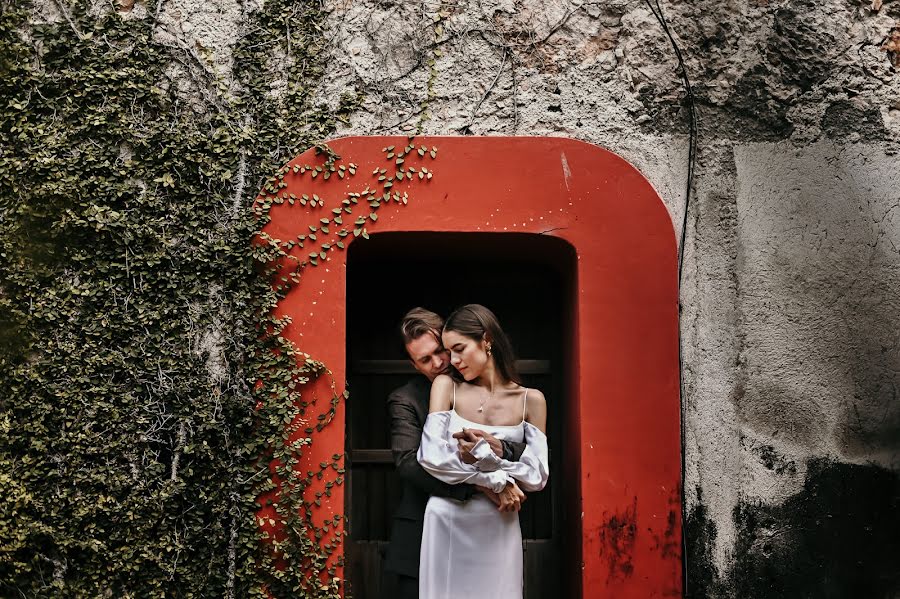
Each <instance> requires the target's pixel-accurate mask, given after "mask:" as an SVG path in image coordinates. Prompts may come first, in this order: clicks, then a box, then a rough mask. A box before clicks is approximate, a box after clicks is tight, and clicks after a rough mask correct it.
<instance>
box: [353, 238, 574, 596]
mask: <svg viewBox="0 0 900 599" xmlns="http://www.w3.org/2000/svg"><path fill="white" fill-rule="evenodd" d="M348 252H349V254H348V258H347V300H346V310H347V312H346V314H347V360H348V363H347V378H348V384H349V390H350V399H349V401H348V403H347V420H346V422H347V431H346V451H347V463H348V471H349V475H348V481H347V491H346V506H345V508H346V514H347V515H348V516H349V538H348V539H347V540H346V546H345V550H346V557H347V569H346V572H347V577H348V581H349V588H350V592H351V593H352V595H353V597H354V599H377V598H378V597H379V596H380V595H379V594H380V587H381V568H382V559H383V555H384V549H385V547H386V544H387V541H388V538H389V535H390V527H391V517H392V514H393V508H394V506H396V505H397V503H398V502H399V500H400V497H399V493H400V488H401V486H400V484H399V482H398V480H397V478H396V475H395V474H394V467H393V460H392V457H391V452H390V420H389V418H388V414H387V408H386V402H385V400H386V398H387V396H388V394H389V393H390V392H391V391H392V390H393V389H395V388H397V387H399V386H401V385H403V384H404V383H405V382H406V381H407V380H408V379H409V378H410V377H411V376H413V375H414V374H415V371H414V370H413V368H412V366H411V365H410V364H409V362H408V360H407V357H406V354H405V351H404V349H403V347H402V345H401V342H400V338H399V334H398V332H397V324H398V322H399V321H400V318H401V317H402V316H403V314H404V313H405V312H406V311H407V310H408V309H410V308H412V307H415V306H424V307H427V308H429V309H431V310H434V311H436V312H438V313H440V314H443V315H447V314H449V312H450V311H452V310H453V309H454V308H456V307H458V306H460V305H462V304H466V303H481V304H484V305H486V306H488V307H489V308H491V310H493V311H494V312H495V313H496V314H497V316H498V318H499V319H500V322H501V324H502V325H503V327H504V329H505V330H506V331H507V333H509V336H510V338H511V339H512V342H513V345H514V347H515V350H516V353H517V355H518V358H519V370H520V372H521V373H522V375H523V378H524V379H525V380H524V382H525V384H526V385H527V386H529V387H535V388H538V389H541V390H542V391H543V392H544V394H545V396H546V397H547V403H548V426H547V428H548V430H547V433H548V437H549V441H550V450H551V475H550V482H549V484H548V486H547V488H546V489H544V490H543V491H541V492H540V493H534V494H531V495H530V496H529V498H528V500H527V501H526V502H525V505H524V507H523V509H522V512H521V513H520V522H521V526H522V536H523V539H524V549H525V597H526V599H538V598H544V597H550V596H557V597H574V596H577V595H578V593H579V591H580V590H579V589H577V588H574V587H573V585H572V584H571V583H569V582H568V581H572V580H576V579H579V578H578V577H576V576H574V575H575V574H578V575H579V576H580V571H579V569H578V567H577V564H578V563H579V562H580V559H581V557H580V555H578V554H577V553H578V551H579V548H580V546H581V542H580V538H578V537H577V536H575V535H580V509H581V508H580V497H579V495H580V491H579V482H578V481H579V464H578V439H577V437H578V434H577V427H576V426H575V424H577V422H578V414H577V411H578V409H577V402H575V401H573V398H574V392H575V388H576V385H575V383H576V382H577V381H576V379H575V377H576V376H577V371H578V368H577V364H574V363H573V359H572V356H573V355H574V352H573V351H572V348H573V347H574V341H575V338H574V335H575V331H576V330H577V329H576V320H575V319H576V316H575V314H574V306H575V297H576V295H575V293H576V276H575V273H576V256H575V252H574V249H573V248H572V246H570V245H569V244H568V243H566V242H565V241H563V240H561V239H558V238H555V237H550V236H545V235H536V234H515V233H509V234H506V233H503V234H498V233H421V232H416V233H383V234H379V235H373V236H372V238H371V239H369V240H367V241H365V242H363V243H353V244H351V245H350V247H349V249H348Z"/></svg>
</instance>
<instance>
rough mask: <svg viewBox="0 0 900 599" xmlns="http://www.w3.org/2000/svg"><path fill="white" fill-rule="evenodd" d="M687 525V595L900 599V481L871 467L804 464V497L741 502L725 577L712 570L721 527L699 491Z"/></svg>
mask: <svg viewBox="0 0 900 599" xmlns="http://www.w3.org/2000/svg"><path fill="white" fill-rule="evenodd" d="M697 497H698V501H697V504H696V507H695V508H694V509H693V510H692V511H691V513H690V514H688V517H687V521H686V523H685V534H686V538H687V553H688V555H687V558H688V562H687V566H688V580H687V583H688V584H687V593H686V596H687V597H690V598H697V599H699V598H703V597H715V598H718V597H740V598H741V599H770V598H771V599H776V598H778V599H782V598H788V597H789V598H792V599H802V598H810V599H813V598H815V599H844V598H846V599H851V598H853V599H857V598H860V599H893V598H896V597H898V596H900V476H898V474H897V473H895V472H891V471H890V470H887V469H885V468H882V467H880V466H874V465H856V464H841V463H837V462H834V461H830V460H825V459H819V458H817V459H811V460H809V461H808V462H807V477H806V482H805V484H804V486H803V490H802V491H801V492H800V493H797V494H796V495H794V496H792V497H791V498H789V499H788V500H786V501H785V502H784V503H783V504H781V505H778V506H766V505H760V504H750V503H740V504H739V505H738V507H737V508H735V510H734V513H733V518H734V522H735V525H736V528H737V533H738V540H737V543H736V546H735V552H734V557H733V561H732V563H731V565H730V568H729V570H728V571H727V572H725V573H723V574H722V576H718V575H717V574H716V572H715V568H714V567H713V566H712V563H713V562H712V547H713V542H714V541H715V536H716V526H715V523H714V522H712V521H711V520H710V519H709V518H708V515H707V513H706V509H705V508H704V506H703V503H702V501H701V496H700V493H699V490H698V495H697Z"/></svg>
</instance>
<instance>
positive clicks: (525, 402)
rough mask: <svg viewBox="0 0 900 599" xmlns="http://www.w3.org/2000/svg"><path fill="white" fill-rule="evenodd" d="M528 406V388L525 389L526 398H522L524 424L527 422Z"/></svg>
mask: <svg viewBox="0 0 900 599" xmlns="http://www.w3.org/2000/svg"><path fill="white" fill-rule="evenodd" d="M527 405H528V387H526V388H525V396H524V397H523V398H522V422H525V406H527Z"/></svg>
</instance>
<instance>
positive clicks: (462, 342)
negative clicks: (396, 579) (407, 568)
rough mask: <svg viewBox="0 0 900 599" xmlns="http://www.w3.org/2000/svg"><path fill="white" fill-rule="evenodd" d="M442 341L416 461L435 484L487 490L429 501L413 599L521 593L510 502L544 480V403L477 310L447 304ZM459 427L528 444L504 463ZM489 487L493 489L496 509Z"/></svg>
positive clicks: (509, 597)
mask: <svg viewBox="0 0 900 599" xmlns="http://www.w3.org/2000/svg"><path fill="white" fill-rule="evenodd" d="M441 337H442V339H443V342H444V347H445V348H447V349H448V350H450V363H451V365H452V366H453V371H452V372H453V376H452V377H450V376H447V375H440V376H438V377H437V378H436V379H435V380H434V383H433V384H432V387H431V403H430V406H429V414H428V418H427V420H426V421H425V427H424V430H423V433H422V443H421V445H420V446H419V453H418V459H419V463H421V464H422V467H423V468H425V470H427V471H428V472H430V473H431V474H432V475H433V476H435V477H436V478H438V479H440V480H443V481H445V482H448V483H452V484H459V483H470V484H474V485H476V486H478V487H480V488H482V489H484V490H485V491H486V492H485V493H484V494H482V493H476V494H475V495H474V496H473V497H472V499H470V500H469V501H466V502H461V501H456V500H454V499H447V498H442V497H431V498H430V499H429V500H428V506H427V508H426V510H425V528H424V533H423V537H422V553H421V560H420V566H419V597H420V599H445V598H447V599H449V598H450V597H453V598H454V599H457V598H458V597H468V596H471V597H491V598H493V599H521V598H522V532H521V529H520V527H519V515H518V506H519V505H520V503H521V499H522V498H524V495H523V494H522V490H525V491H539V490H541V489H543V488H544V485H546V484H547V477H548V475H549V467H548V451H547V437H546V435H545V429H546V421H547V403H546V401H545V400H544V396H543V394H542V393H541V392H540V391H538V390H536V389H526V388H525V387H523V386H522V385H521V384H520V383H519V377H518V375H517V374H516V371H515V367H514V361H513V355H512V347H511V346H510V343H509V340H508V338H507V337H506V334H505V333H504V332H503V329H501V328H500V323H499V322H497V317H496V316H494V314H493V313H492V312H491V311H490V310H488V309H487V308H485V307H484V306H480V305H478V304H469V305H466V306H463V307H462V308H459V309H458V310H456V311H455V312H454V313H453V314H451V315H450V317H449V318H448V319H447V322H446V324H445V325H444V330H443V333H442V335H441ZM468 429H478V430H479V431H484V432H487V433H490V434H491V435H493V436H495V437H497V438H498V439H505V440H509V441H516V442H522V441H524V442H525V443H526V445H527V446H526V449H525V451H524V453H523V454H522V456H521V458H520V459H519V461H517V462H510V461H507V460H504V459H502V458H499V457H497V456H496V455H495V454H494V452H493V451H492V450H491V448H490V446H489V443H488V441H487V440H485V439H484V438H477V434H476V433H470V432H469V431H468ZM454 434H456V437H455V438H454ZM461 437H465V438H468V439H471V440H476V439H477V442H476V443H475V444H474V446H472V447H471V449H469V451H466V452H464V453H463V454H461V453H460V450H459V447H460V445H459V444H458V443H457V440H456V439H458V438H461ZM466 447H468V446H466ZM491 493H497V494H498V495H499V497H500V501H499V503H500V506H499V508H498V507H497V506H496V505H495V503H494V501H492V500H491V498H490V494H491ZM494 499H495V500H496V499H497V497H495V498H494Z"/></svg>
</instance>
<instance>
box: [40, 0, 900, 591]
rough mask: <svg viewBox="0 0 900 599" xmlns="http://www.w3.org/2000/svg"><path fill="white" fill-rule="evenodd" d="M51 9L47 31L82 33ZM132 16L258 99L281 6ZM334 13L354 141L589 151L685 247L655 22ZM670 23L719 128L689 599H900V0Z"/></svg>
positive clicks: (676, 136) (706, 1)
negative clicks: (271, 10)
mask: <svg viewBox="0 0 900 599" xmlns="http://www.w3.org/2000/svg"><path fill="white" fill-rule="evenodd" d="M261 1H262V0H260V2H261ZM42 6H43V7H44V8H43V9H42V10H41V11H39V14H36V15H35V19H36V20H44V19H47V20H62V18H64V15H63V14H61V13H60V10H59V9H58V7H59V6H60V4H59V3H55V2H45V3H42ZM98 6H99V5H98ZM104 6H106V5H105V4H104V5H102V6H101V8H99V9H104V8H103V7H104ZM117 6H118V7H119V10H122V11H123V12H126V13H129V14H131V15H132V18H155V19H157V21H158V31H159V36H160V40H162V41H163V42H165V43H172V44H176V45H178V46H180V47H183V48H184V49H185V51H186V52H190V53H191V54H192V55H194V56H195V57H196V58H197V61H196V64H206V65H207V67H208V71H209V72H211V73H214V74H215V75H216V77H218V78H219V79H220V80H221V82H222V83H223V87H224V89H226V90H227V89H228V88H229V87H230V86H233V85H236V84H235V83H234V81H233V80H232V78H231V75H230V69H231V65H232V59H231V53H230V48H231V46H232V45H233V44H234V43H235V40H236V39H238V36H240V35H247V34H248V32H246V31H244V30H243V28H244V26H245V25H246V22H247V19H248V15H249V14H251V13H252V11H254V10H256V9H257V8H258V6H259V3H257V2H238V1H236V0H227V1H215V2H197V1H196V0H177V1H176V0H172V1H166V2H163V3H160V4H159V5H158V6H159V8H158V10H157V11H156V13H155V14H148V10H147V8H146V6H145V5H144V3H142V2H140V0H138V2H137V3H135V2H134V1H133V0H120V2H119V3H118V4H117ZM155 6H156V5H155ZM326 6H327V9H328V10H329V11H330V19H329V27H328V29H327V30H326V31H325V35H326V36H328V38H329V40H330V44H331V50H330V52H331V57H330V68H329V74H328V75H327V77H326V79H325V82H324V83H323V85H322V86H321V87H320V88H319V89H318V90H317V92H316V94H317V99H318V101H320V102H322V103H325V104H330V105H332V106H337V105H338V103H339V102H340V100H341V98H342V96H345V95H346V94H347V93H348V92H350V93H355V94H361V95H362V96H363V98H364V100H363V103H362V106H361V107H360V109H359V110H357V111H356V112H355V113H353V114H352V115H350V118H349V120H348V122H347V123H346V125H345V126H344V127H343V129H342V130H341V131H340V132H339V133H341V134H347V135H350V134H353V135H366V134H394V133H403V134H409V133H414V132H423V133H428V134H477V135H501V134H502V135H561V136H569V137H574V138H578V139H582V140H585V141H588V142H592V143H595V144H598V145H601V146H604V147H607V148H609V149H611V150H613V151H615V152H617V153H619V154H620V155H622V156H623V157H625V158H626V159H628V160H629V161H631V162H632V163H633V164H635V165H636V166H637V167H638V168H639V169H641V170H642V172H643V173H644V174H645V175H646V176H647V177H648V178H649V179H650V181H651V182H652V183H653V184H654V185H655V186H656V188H657V189H658V190H659V192H660V194H661V196H662V197H663V199H664V201H665V202H666V205H667V206H668V208H669V210H670V212H671V214H672V217H673V222H674V223H675V228H676V230H675V231H673V235H676V236H678V235H680V233H681V231H680V227H681V222H682V216H683V214H684V211H685V193H684V189H685V182H686V177H687V160H688V155H687V154H688V153H687V149H688V126H687V122H688V121H687V109H686V107H687V98H686V95H685V92H684V89H683V87H682V83H681V81H680V79H679V76H678V70H677V61H676V59H675V54H674V52H673V49H672V45H671V44H670V41H669V39H668V38H667V36H666V35H665V33H664V31H663V29H662V27H661V26H660V24H659V23H658V22H657V20H656V19H655V18H654V16H653V13H652V11H651V9H650V7H649V5H648V4H647V3H645V2H640V1H638V0H609V1H603V2H583V3H579V2H569V1H559V0H481V1H475V0H469V1H465V0H459V1H456V2H449V1H448V2H441V1H439V0H434V1H429V2H421V3H419V2H402V1H394V0H331V1H330V2H329V3H328V4H327V5H326ZM123 7H124V8H123ZM663 8H664V10H665V11H666V18H667V20H668V23H669V26H670V28H671V30H672V32H673V34H674V35H675V37H676V38H677V40H678V41H679V44H680V46H681V49H682V51H683V53H684V56H685V59H686V62H687V69H688V72H689V74H690V77H691V79H692V82H693V84H694V100H695V103H696V110H697V122H698V128H699V130H698V136H697V162H696V177H695V180H694V186H693V189H692V193H691V202H690V205H689V207H688V214H687V223H688V224H687V236H686V238H687V241H686V245H685V248H684V251H685V267H684V276H683V292H682V304H683V322H682V332H683V336H684V359H685V383H686V388H685V396H684V398H683V402H684V408H685V440H686V443H685V452H686V480H685V496H686V511H687V515H688V518H687V521H686V528H685V531H686V540H687V549H688V552H687V556H686V559H687V564H688V579H687V590H688V595H689V596H694V597H706V596H709V597H730V596H739V597H896V596H900V568H898V566H897V564H898V563H900V482H898V481H900V479H898V471H900V401H898V398H897V395H898V385H900V327H898V325H897V323H898V321H900V158H898V155H897V151H898V149H900V144H898V140H900V74H898V72H897V71H898V68H900V1H898V0H871V1H870V0H866V1H865V2H862V1H859V0H823V1H821V2H815V3H814V2H812V1H811V0H797V1H793V2H785V1H779V2H772V1H770V0H725V1H712V0H699V1H695V2H680V3H677V4H673V3H670V2H664V3H663ZM250 33H252V32H250ZM284 59H285V57H279V56H273V93H277V89H278V85H277V83H278V78H277V73H278V65H277V63H278V61H279V60H284ZM178 68H180V67H178V66H177V65H176V66H173V69H178ZM173 76H175V78H176V79H177V78H178V73H173ZM182 80H183V81H184V92H185V93H186V94H187V95H191V94H193V95H194V96H197V97H199V95H202V93H204V92H203V90H202V89H200V88H198V87H195V86H192V85H191V83H190V77H189V74H184V76H183V78H182ZM253 191H254V190H248V191H247V192H246V193H247V194H248V197H249V196H251V195H252V194H253Z"/></svg>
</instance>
